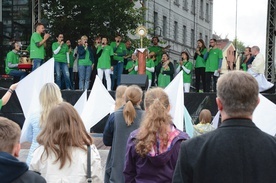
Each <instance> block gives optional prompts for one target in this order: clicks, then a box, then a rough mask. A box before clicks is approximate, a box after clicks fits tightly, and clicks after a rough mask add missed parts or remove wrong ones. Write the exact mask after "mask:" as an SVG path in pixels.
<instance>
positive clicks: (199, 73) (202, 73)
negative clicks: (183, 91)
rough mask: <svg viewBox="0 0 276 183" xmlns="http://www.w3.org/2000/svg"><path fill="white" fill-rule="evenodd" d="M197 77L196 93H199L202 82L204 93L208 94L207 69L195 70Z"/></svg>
mask: <svg viewBox="0 0 276 183" xmlns="http://www.w3.org/2000/svg"><path fill="white" fill-rule="evenodd" d="M195 77H196V82H195V87H196V91H197V92H199V89H200V81H201V83H202V88H203V92H206V81H205V67H199V68H195Z"/></svg>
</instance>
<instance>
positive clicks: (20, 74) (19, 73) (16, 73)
mask: <svg viewBox="0 0 276 183" xmlns="http://www.w3.org/2000/svg"><path fill="white" fill-rule="evenodd" d="M9 75H10V76H14V77H20V80H21V79H23V78H24V77H25V76H27V72H25V71H18V70H11V71H10V73H9Z"/></svg>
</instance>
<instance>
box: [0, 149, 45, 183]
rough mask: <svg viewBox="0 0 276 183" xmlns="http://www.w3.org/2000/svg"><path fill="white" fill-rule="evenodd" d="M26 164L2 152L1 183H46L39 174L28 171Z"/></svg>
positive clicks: (0, 156) (0, 153)
mask: <svg viewBox="0 0 276 183" xmlns="http://www.w3.org/2000/svg"><path fill="white" fill-rule="evenodd" d="M28 169H29V168H28V166H27V164H26V163H24V162H20V161H19V160H18V159H16V158H15V157H13V156H12V155H11V154H9V153H6V152H0V182H1V183H46V180H45V179H44V178H43V177H41V176H40V175H39V174H37V173H35V172H33V171H30V170H28Z"/></svg>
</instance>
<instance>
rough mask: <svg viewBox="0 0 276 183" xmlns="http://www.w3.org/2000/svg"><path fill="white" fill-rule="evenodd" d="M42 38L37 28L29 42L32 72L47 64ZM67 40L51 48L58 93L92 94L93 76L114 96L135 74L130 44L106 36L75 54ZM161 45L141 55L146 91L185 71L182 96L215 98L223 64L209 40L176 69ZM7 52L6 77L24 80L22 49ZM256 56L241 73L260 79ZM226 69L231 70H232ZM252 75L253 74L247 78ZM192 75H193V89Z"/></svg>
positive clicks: (80, 44) (244, 62) (80, 45)
mask: <svg viewBox="0 0 276 183" xmlns="http://www.w3.org/2000/svg"><path fill="white" fill-rule="evenodd" d="M44 32H45V28H44V25H43V24H40V23H38V24H37V26H36V32H34V33H33V34H32V36H31V40H30V47H29V53H30V59H31V60H32V71H33V70H35V69H37V68H38V67H39V66H40V65H41V64H42V63H43V62H44V61H45V60H44V59H45V47H46V42H47V40H48V39H49V37H50V35H49V34H48V33H44ZM42 35H43V37H42ZM65 40H66V39H64V35H63V33H57V35H56V42H54V43H52V56H53V58H54V61H55V66H54V67H55V82H56V84H57V85H58V86H59V88H60V89H67V90H72V89H79V90H85V89H91V87H92V84H93V82H94V79H95V76H96V75H98V76H99V78H100V79H101V80H103V79H105V80H104V84H105V85H106V88H107V90H109V91H110V90H114V91H115V90H116V88H117V86H119V85H121V75H122V74H137V71H138V68H139V65H138V57H137V54H138V52H137V51H136V49H134V48H133V47H132V42H131V40H126V42H125V43H124V42H122V40H123V38H122V36H121V35H120V34H117V35H116V36H115V38H114V41H109V40H108V38H107V37H106V36H97V37H95V38H94V40H93V41H92V42H90V40H89V39H88V37H87V36H86V35H83V36H81V38H80V39H79V40H78V41H77V46H76V47H75V48H73V47H72V45H71V41H70V40H69V39H67V40H66V41H65ZM159 41H160V40H159V38H158V37H153V38H152V41H151V42H152V45H151V46H149V47H148V48H147V49H146V50H145V52H146V53H145V55H146V58H145V62H146V63H145V65H146V68H145V74H146V75H147V78H148V88H147V89H149V88H150V87H154V86H158V87H162V88H165V87H166V86H167V85H168V84H169V83H170V82H171V81H172V79H173V77H174V76H175V75H176V74H177V73H178V72H180V71H183V83H184V92H190V88H191V85H193V84H194V85H195V90H196V92H212V91H213V92H216V83H217V79H218V77H219V76H220V74H221V67H222V60H223V53H222V50H221V49H220V48H218V45H217V40H216V39H210V42H209V44H210V45H209V47H208V48H207V47H206V46H205V43H204V41H203V40H202V39H199V40H197V48H196V52H195V53H194V57H193V59H194V61H191V60H190V55H189V53H188V52H186V51H183V52H181V54H180V55H179V57H180V60H179V61H177V63H174V62H172V61H171V60H170V56H169V55H168V53H167V52H166V48H163V47H161V46H160V45H159ZM89 43H91V44H90V45H89ZM11 46H12V51H10V52H9V53H8V54H7V58H6V69H5V70H6V74H9V75H11V76H14V77H19V78H20V79H23V78H24V77H25V76H26V75H27V73H28V71H26V70H24V69H18V63H19V55H18V52H19V51H20V45H19V44H18V42H14V43H12V45H11ZM255 50H257V52H255ZM259 52H260V50H259V47H257V46H253V47H252V49H251V48H250V47H246V48H245V51H244V56H243V57H242V58H241V66H240V68H241V69H242V70H244V71H247V72H250V73H251V74H254V73H255V75H256V73H257V74H263V73H264V66H265V62H264V59H263V58H262V59H256V61H255V62H254V60H255V57H256V56H257V54H258V55H259V56H258V57H257V58H261V57H262V56H261V55H260V54H259ZM251 66H253V68H252V69H250V68H251ZM256 66H257V67H258V68H257V69H256ZM229 68H231V70H233V69H234V67H233V66H231V67H230V66H229ZM252 70H253V71H254V73H252V72H251V71H252ZM193 73H194V74H195V82H194V83H193ZM258 78H261V79H259V80H260V82H262V83H265V84H264V85H265V86H263V87H262V89H261V90H262V91H263V90H265V89H267V88H269V87H271V84H269V83H267V82H265V81H263V80H265V78H264V76H262V77H257V79H258Z"/></svg>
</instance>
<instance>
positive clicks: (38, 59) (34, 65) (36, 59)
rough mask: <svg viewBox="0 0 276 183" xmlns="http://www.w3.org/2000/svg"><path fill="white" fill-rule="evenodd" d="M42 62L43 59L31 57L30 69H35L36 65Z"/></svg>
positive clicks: (38, 65)
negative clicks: (31, 65)
mask: <svg viewBox="0 0 276 183" xmlns="http://www.w3.org/2000/svg"><path fill="white" fill-rule="evenodd" d="M42 63H43V59H40V58H34V59H33V68H32V71H34V70H36V69H37V68H38V67H40V66H41V65H42Z"/></svg>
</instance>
